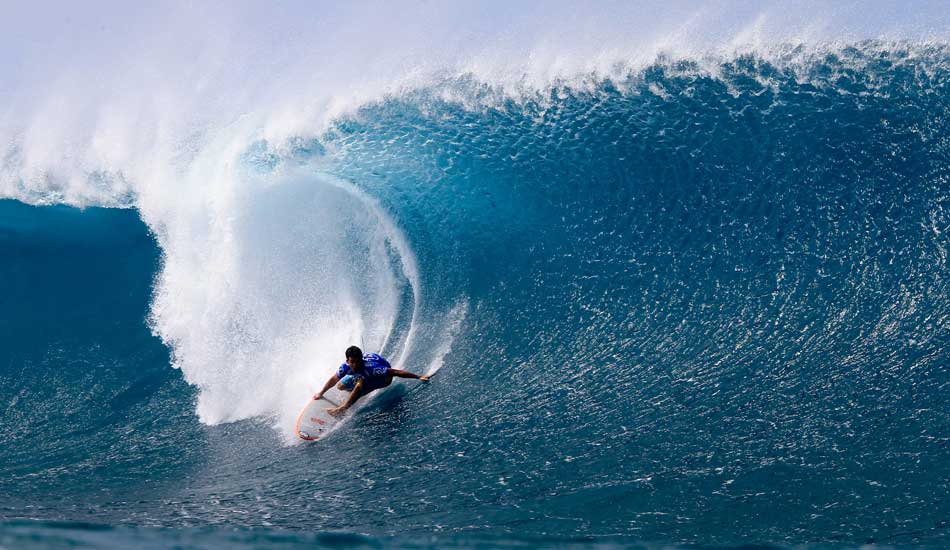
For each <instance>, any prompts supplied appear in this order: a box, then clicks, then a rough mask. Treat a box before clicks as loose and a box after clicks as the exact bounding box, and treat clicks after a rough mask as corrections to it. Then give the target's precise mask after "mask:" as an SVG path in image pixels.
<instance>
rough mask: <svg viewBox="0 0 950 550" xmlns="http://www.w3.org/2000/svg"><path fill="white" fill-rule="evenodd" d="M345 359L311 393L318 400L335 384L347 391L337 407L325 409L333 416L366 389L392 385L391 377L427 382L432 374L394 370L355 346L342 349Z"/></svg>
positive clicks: (359, 396)
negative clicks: (314, 392) (327, 378)
mask: <svg viewBox="0 0 950 550" xmlns="http://www.w3.org/2000/svg"><path fill="white" fill-rule="evenodd" d="M345 356H346V362H345V363H343V364H342V365H340V368H338V369H337V371H336V374H334V375H333V376H331V377H330V379H329V380H327V383H326V384H325V385H324V386H323V389H322V390H320V393H317V394H315V395H314V396H313V398H314V400H316V399H321V398H322V397H323V394H324V393H326V392H327V391H328V390H329V389H330V388H332V387H333V385H334V384H336V387H337V389H338V390H342V391H348V392H350V397H349V398H348V399H347V400H346V402H345V403H343V404H342V405H340V406H339V407H334V408H331V409H327V412H328V413H330V414H331V415H333V416H340V415H342V414H343V413H345V412H346V410H347V409H349V408H350V407H351V406H352V405H353V403H356V400H357V399H359V398H361V397H363V396H364V395H367V394H368V393H370V392H373V391H376V390H378V389H380V388H385V387H386V386H388V385H390V384H392V382H393V377H397V376H398V377H399V378H415V379H417V380H422V381H427V380H429V379H430V378H432V375H423V376H420V375H418V374H413V373H411V372H409V371H404V370H399V369H394V368H392V366H391V365H390V364H389V361H387V360H386V359H384V358H383V357H381V356H380V355H378V354H375V353H367V354H363V350H361V349H360V348H358V347H356V346H350V347H348V348H346V353H345Z"/></svg>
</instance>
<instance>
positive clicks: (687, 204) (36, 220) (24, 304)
mask: <svg viewBox="0 0 950 550" xmlns="http://www.w3.org/2000/svg"><path fill="white" fill-rule="evenodd" d="M568 39H570V37H568ZM581 52H582V53H583V49H581ZM605 56H606V57H607V58H610V59H612V60H613V61H612V62H611V63H608V64H607V65H608V69H606V70H600V67H594V68H593V69H594V70H592V71H586V70H580V71H579V70H578V69H579V67H578V66H576V65H572V64H571V63H567V65H568V68H567V69H565V71H566V73H570V74H573V75H574V76H573V77H571V78H565V77H563V76H564V75H563V74H561V73H558V72H557V71H552V74H550V75H548V76H550V77H551V78H549V79H548V81H547V82H546V83H545V84H544V85H538V83H537V82H536V81H535V80H534V78H535V77H537V73H531V72H522V73H520V74H521V76H519V77H518V78H516V79H515V80H510V79H509V80H505V79H504V78H501V77H498V76H497V75H498V74H501V73H497V72H493V71H488V72H487V73H480V72H479V71H478V70H463V71H461V72H454V73H453V72H451V71H448V72H446V71H435V72H432V73H429V74H427V75H426V76H425V78H423V79H421V80H418V81H413V82H411V83H409V84H406V82H405V81H402V83H401V84H399V85H397V86H396V87H394V88H387V89H386V93H383V94H381V95H377V96H375V97H369V96H366V97H364V96H361V95H360V94H359V93H357V94H356V95H357V100H356V101H355V103H354V104H353V105H351V106H348V107H345V108H344V107H340V106H339V105H337V106H336V107H334V105H336V104H335V103H333V100H332V99H330V98H329V97H330V96H321V98H318V99H315V101H316V102H317V107H312V108H313V109H314V111H313V112H310V113H309V114H307V113H304V114H303V115H302V117H303V118H304V119H306V121H307V122H306V124H303V125H304V126H306V128H301V127H299V125H294V124H291V125H289V126H287V125H281V127H280V129H279V130H274V129H273V128H271V129H268V128H266V127H262V126H261V123H260V119H259V118H258V117H259V116H263V115H259V114H258V113H257V111H252V112H249V114H247V115H246V116H244V117H243V118H242V117H237V118H235V119H229V120H231V122H229V123H228V124H226V125H218V126H213V125H211V124H210V122H208V120H209V119H205V120H202V119H198V120H195V121H194V124H195V126H194V127H192V128H191V130H190V133H187V132H186V133H185V134H182V135H179V134H177V133H176V132H178V131H179V130H180V128H179V127H178V126H177V125H176V124H177V123H175V122H173V120H174V117H172V118H170V119H168V120H169V121H172V122H168V126H163V125H162V124H159V123H154V124H152V123H148V124H144V125H143V126H141V133H139V134H135V133H134V132H132V133H123V132H119V130H118V129H121V128H125V129H126V130H128V131H129V132H131V130H130V129H129V128H128V127H126V126H124V123H123V124H117V125H115V124H113V125H110V124H106V123H103V124H101V125H99V126H95V127H92V128H90V127H87V126H85V125H84V124H85V122H84V121H85V118H84V117H85V115H88V114H89V112H90V111H89V110H83V109H80V114H79V115H77V118H76V119H69V120H66V121H65V122H64V123H63V126H60V127H58V130H61V131H62V132H65V133H66V134H69V131H68V130H70V128H71V127H72V125H73V124H75V125H76V127H81V128H86V130H84V132H83V133H82V135H81V136H80V138H79V139H78V141H79V142H82V143H87V144H90V145H89V146H88V147H87V148H85V149H84V148H82V147H79V146H76V147H77V148H75V149H72V150H71V151H72V152H73V153H75V154H74V155H64V156H62V157H59V156H56V155H53V154H52V153H51V152H50V149H49V147H48V146H41V145H42V144H43V143H45V142H43V140H42V139H41V138H43V137H48V138H50V139H51V140H53V142H54V143H55V142H56V139H58V137H57V136H59V133H58V132H52V131H50V132H49V133H45V134H44V133H42V132H40V131H39V130H38V129H37V128H40V127H42V125H40V126H35V125H34V126H30V127H26V126H24V127H23V128H21V130H22V131H21V132H19V133H17V132H14V133H13V135H14V137H13V138H11V140H10V141H9V143H8V145H9V147H8V150H7V152H6V153H5V157H4V168H3V172H2V174H0V176H2V179H0V189H2V190H3V196H5V197H8V198H13V199H18V200H19V202H17V201H2V202H0V257H2V258H3V259H4V261H3V265H2V267H0V281H2V283H3V286H4V288H8V289H12V292H6V293H5V295H4V298H3V303H4V309H5V311H7V312H9V313H8V314H7V315H4V316H3V317H2V320H0V322H2V323H3V330H2V333H0V334H2V336H0V338H2V342H0V350H2V351H0V354H2V355H0V369H2V370H0V381H2V383H0V407H2V409H0V410H3V413H2V415H3V416H2V419H3V422H2V423H0V430H2V432H0V434H2V436H3V438H4V441H5V445H4V446H3V447H2V448H0V474H2V475H0V519H4V520H22V519H42V520H52V521H57V520H68V521H77V522H96V523H107V524H111V525H126V524H130V525H133V526H145V527H148V526H198V527H200V526H207V525H227V526H232V527H233V526H248V527H267V528H274V529H306V530H311V531H347V532H353V533H366V534H369V535H372V536H380V537H385V536H389V535H396V534H399V535H410V536H414V535H426V534H429V533H431V532H433V531H436V532H444V533H447V534H449V535H450V536H451V535H453V534H454V535H458V534H462V533H474V534H476V535H478V534H485V533H490V532H491V533H500V534H501V535H500V536H502V537H503V538H504V537H506V536H511V537H516V538H517V537H542V538H543V540H548V541H549V540H562V541H564V540H567V539H568V538H570V537H575V536H577V535H578V534H580V535H582V536H584V537H594V538H597V537H611V538H610V539H609V541H611V543H614V542H617V541H619V542H617V543H618V544H623V543H624V542H625V541H630V540H637V541H653V542H660V543H663V542H672V543H696V542H702V543H712V544H725V545H738V544H746V543H763V542H769V543H778V544H797V543H809V542H837V543H844V544H859V543H865V542H882V543H897V544H900V543H913V544H936V545H939V544H945V543H946V541H947V531H946V527H947V525H946V519H945V518H946V517H948V516H950V507H948V502H950V499H948V498H947V497H948V489H950V486H948V480H950V438H948V434H950V414H948V412H947V411H950V402H948V395H950V393H948V390H950V386H948V384H950V378H948V376H947V373H946V365H947V364H948V360H950V351H948V350H950V347H948V344H950V332H948V329H950V288H948V284H950V268H948V267H950V266H948V259H947V253H948V241H947V237H946V233H947V231H948V230H950V194H948V189H950V185H948V184H950V117H948V115H950V71H948V68H950V64H948V63H950V55H948V50H947V47H946V46H945V45H943V43H942V42H939V41H938V42H929V43H923V42H882V41H864V42H854V43H851V44H850V45H836V46H827V47H806V46H798V47H795V46H787V47H773V48H769V49H768V51H765V50H761V51H759V50H755V49H753V50H752V51H750V52H748V53H739V54H729V55H722V54H717V55H677V56H669V57H662V56H661V57H660V58H659V59H657V58H656V56H653V61H651V62H649V63H645V64H644V63H639V62H637V61H636V60H633V59H629V58H625V57H623V54H622V49H621V53H619V54H618V53H617V52H613V54H611V55H610V56H607V55H606V54H605ZM618 56H619V57H618ZM442 61H444V60H442ZM502 65H504V64H502ZM495 67H496V68H497V67H498V66H497V65H496V66H495ZM502 72H504V71H502ZM493 75H494V76H493ZM219 76H220V75H219ZM225 76H227V75H225ZM387 78H388V77H387ZM224 81H227V78H224ZM0 92H3V93H7V94H8V95H10V96H11V97H13V98H14V100H15V101H20V100H22V98H18V97H17V94H14V93H11V92H10V91H9V90H3V89H2V88H0ZM247 94H248V96H249V97H238V98H232V99H229V100H222V103H223V104H224V105H223V106H221V109H222V111H219V112H218V113H217V114H220V112H227V111H228V109H231V108H234V109H235V110H236V112H237V111H241V110H242V109H243V108H244V107H246V105H245V104H244V103H242V102H245V101H262V102H264V104H265V105H267V106H272V105H276V104H278V103H280V102H283V101H285V100H287V98H288V97H290V96H282V97H281V98H280V102H278V101H277V100H276V99H274V96H272V95H269V93H264V92H263V91H262V92H261V95H259V96H255V95H254V93H253V91H247ZM292 95H294V94H291V96H292ZM272 100H273V102H272ZM303 105H308V104H306V103H304V104H303ZM126 107H129V106H128V105H118V106H117V107H116V111H115V112H114V113H113V114H114V115H115V116H116V117H118V118H122V119H123V120H124V118H123V117H122V116H120V115H121V113H122V110H123V109H125V108H126ZM153 107H154V108H155V109H159V108H158V107H155V106H152V107H149V109H151V108H153ZM129 108H130V109H133V110H134V108H136V105H132V106H131V107H129ZM159 110H160V109H159ZM44 112H47V113H48V111H44ZM317 112H319V113H322V114H319V115H317V114H314V113H317ZM328 113H329V114H328ZM272 114H273V116H274V117H275V118H276V119H280V117H281V116H283V115H281V114H280V113H279V112H278V113H272ZM153 115H155V112H153V111H148V112H144V113H143V114H142V116H143V118H144V119H147V120H149V121H155V120H158V121H160V120H162V118H161V117H153ZM97 116H99V117H100V118H98V120H99V121H100V122H102V120H106V121H107V122H108V120H111V119H109V115H108V113H107V114H105V115H103V114H102V113H98V115H97ZM208 116H209V117H210V116H211V115H208ZM101 117H105V119H103V118H101ZM150 117H151V118H150ZM307 117H309V118H307ZM93 118H95V117H93ZM317 119H320V120H317ZM11 121H14V122H11ZM41 122H42V120H41ZM16 126H17V125H16V123H15V120H14V118H10V117H7V118H4V119H3V125H2V126H0V127H2V128H4V129H8V128H14V127H16ZM168 133H171V134H174V135H176V136H177V137H176V138H175V139H174V140H172V141H174V142H175V144H174V146H170V145H168V143H169V142H168V141H167V134H168ZM130 136H133V138H131V139H129V140H128V143H129V145H128V147H129V149H128V150H126V149H122V148H115V147H114V143H115V141H114V140H118V141H119V142H123V143H125V142H126V141H123V140H124V139H125V138H130ZM84 140H85V141H84ZM38 144H39V145H38ZM135 146H140V147H141V150H139V149H135ZM141 151H147V153H142V152H141ZM51 155H52V156H51ZM53 157H55V159H56V161H55V162H51V161H50V158H53ZM73 161H75V162H73ZM23 203H31V204H33V205H32V206H31V205H27V204H23ZM51 203H65V204H67V205H75V206H89V205H99V206H105V207H109V208H86V209H84V210H76V209H73V208H70V207H68V206H62V205H60V206H37V205H48V204H51ZM143 222H144V223H143ZM351 343H358V344H361V345H362V346H363V347H364V348H366V349H367V350H372V351H381V352H382V353H384V354H385V355H387V356H389V357H391V358H392V359H393V361H394V364H395V365H396V366H397V367H401V368H406V369H409V370H413V371H416V372H422V371H429V372H433V371H436V370H439V375H438V377H437V378H436V379H435V381H434V382H433V383H431V384H429V385H427V386H424V387H422V388H420V391H412V392H411V393H410V392H409V391H407V388H409V386H405V385H404V386H399V387H397V388H394V389H393V390H391V391H389V392H387V393H386V394H384V395H382V396H380V397H379V398H378V399H376V400H375V401H373V402H372V403H370V404H368V405H366V406H365V407H364V408H363V409H361V410H360V411H359V412H357V413H356V414H355V417H354V419H353V420H351V422H350V424H349V425H348V426H346V428H345V429H343V430H340V431H338V432H337V433H336V434H334V437H333V440H332V441H326V442H323V443H320V444H318V445H296V444H293V437H292V435H291V433H292V426H293V420H294V415H295V413H296V412H297V410H298V409H299V407H300V406H301V404H302V403H303V402H304V401H306V399H307V398H308V396H309V395H310V394H312V393H313V392H314V391H315V390H316V389H318V388H319V387H320V385H321V384H322V382H323V381H324V380H325V379H326V377H327V375H328V374H329V373H330V372H331V370H332V369H333V367H334V366H335V365H336V364H338V363H339V362H340V360H341V358H340V356H341V354H342V350H343V349H344V348H345V347H346V346H347V345H349V344H351ZM169 365H171V366H173V367H175V368H176V369H177V370H175V369H172V368H169ZM367 510H372V511H373V513H366V511H367ZM47 528H48V526H47V524H41V526H40V527H38V528H37V529H39V530H38V531H37V533H40V534H39V535H37V536H39V537H40V538H42V537H43V536H46V535H44V534H42V533H46V529H47ZM23 529H24V524H22V523H12V524H8V531H7V536H8V538H9V537H14V538H16V537H20V536H27V537H29V536H32V535H29V533H27V535H23ZM27 529H28V528H27ZM84 536H85V535H84ZM148 536H149V537H152V536H153V534H151V532H149V535H148ZM275 536H277V535H275ZM10 540H14V539H10ZM16 540H20V539H19V538H16ZM380 540H384V539H380ZM448 540H450V541H451V540H456V539H448ZM458 540H461V539H458ZM504 540H509V539H504ZM518 540H520V539H518ZM539 540H540V539H539ZM604 540H608V539H604ZM526 544H527V543H526Z"/></svg>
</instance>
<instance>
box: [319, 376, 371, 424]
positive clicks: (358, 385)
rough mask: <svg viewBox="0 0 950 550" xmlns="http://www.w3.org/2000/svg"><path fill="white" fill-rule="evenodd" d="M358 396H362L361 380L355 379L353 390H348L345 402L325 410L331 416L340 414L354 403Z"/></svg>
mask: <svg viewBox="0 0 950 550" xmlns="http://www.w3.org/2000/svg"><path fill="white" fill-rule="evenodd" d="M360 397H363V380H362V379H360V380H357V381H356V386H354V387H353V391H351V392H350V397H349V398H347V400H346V403H343V404H342V405H340V406H339V407H336V408H334V409H327V412H328V413H330V414H331V415H333V416H340V415H341V414H343V413H345V412H346V409H349V408H350V407H351V406H352V405H353V403H356V400H357V399H359V398H360Z"/></svg>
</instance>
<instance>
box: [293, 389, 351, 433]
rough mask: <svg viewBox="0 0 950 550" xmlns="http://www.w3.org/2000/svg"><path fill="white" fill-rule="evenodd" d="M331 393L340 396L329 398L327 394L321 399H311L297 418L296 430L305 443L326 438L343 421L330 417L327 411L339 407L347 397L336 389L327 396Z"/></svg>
mask: <svg viewBox="0 0 950 550" xmlns="http://www.w3.org/2000/svg"><path fill="white" fill-rule="evenodd" d="M331 392H332V393H333V394H338V395H330V396H327V395H326V394H325V395H324V396H323V398H321V399H311V400H310V402H309V403H307V405H306V406H305V407H304V408H303V410H302V411H300V416H298V417H297V426H296V427H295V428H294V429H295V431H296V432H297V437H299V438H300V439H303V440H305V441H316V440H318V439H320V438H323V437H326V436H327V434H329V433H330V432H331V431H333V428H335V427H336V426H337V424H339V423H340V421H341V420H342V419H341V418H337V417H335V416H332V415H330V413H328V412H327V409H329V408H331V407H339V406H340V404H341V402H342V400H343V399H345V398H346V397H347V395H346V394H343V393H342V392H340V391H337V390H335V389H331V390H330V391H328V392H327V394H330V393H331Z"/></svg>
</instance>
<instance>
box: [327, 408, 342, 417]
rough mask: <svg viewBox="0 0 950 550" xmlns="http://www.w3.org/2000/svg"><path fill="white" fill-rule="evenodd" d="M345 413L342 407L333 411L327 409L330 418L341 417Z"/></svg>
mask: <svg viewBox="0 0 950 550" xmlns="http://www.w3.org/2000/svg"><path fill="white" fill-rule="evenodd" d="M345 412H346V409H344V408H343V407H336V408H335V409H327V413H329V414H330V416H343V413H345Z"/></svg>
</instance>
